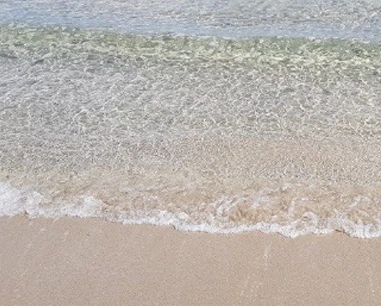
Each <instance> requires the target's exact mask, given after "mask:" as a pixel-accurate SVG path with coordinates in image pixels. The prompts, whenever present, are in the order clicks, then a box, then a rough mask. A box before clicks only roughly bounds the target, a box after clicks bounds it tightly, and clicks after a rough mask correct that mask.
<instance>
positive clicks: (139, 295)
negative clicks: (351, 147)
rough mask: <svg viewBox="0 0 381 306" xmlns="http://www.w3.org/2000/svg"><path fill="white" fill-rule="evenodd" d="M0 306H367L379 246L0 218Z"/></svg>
mask: <svg viewBox="0 0 381 306" xmlns="http://www.w3.org/2000/svg"><path fill="white" fill-rule="evenodd" d="M0 243H1V246H2V248H1V251H0V266H1V269H2V273H1V274H0V303H1V304H2V305H16V304H22V305H42V306H43V305H51V304H55V305H105V304H108V305H195V304H196V305H280V304H282V305H287V306H290V305H301V304H302V303H303V304H306V305H333V304H335V305H359V304H360V305H375V304H377V302H380V301H381V273H380V272H381V263H380V262H379V250H380V248H381V239H377V238H376V239H357V238H353V237H349V236H347V235H345V234H341V233H335V234H332V235H325V236H316V235H309V236H302V237H297V238H294V239H291V238H285V237H283V236H280V235H277V234H262V233H242V234H234V235H225V234H207V233H197V232H196V233H195V232H193V233H191V232H180V231H177V230H175V229H173V228H171V227H164V226H152V225H122V224H118V223H112V222H107V221H103V220H99V219H79V218H60V219H56V220H53V219H43V218H36V219H28V218H26V217H23V216H18V217H13V218H9V217H1V218H0Z"/></svg>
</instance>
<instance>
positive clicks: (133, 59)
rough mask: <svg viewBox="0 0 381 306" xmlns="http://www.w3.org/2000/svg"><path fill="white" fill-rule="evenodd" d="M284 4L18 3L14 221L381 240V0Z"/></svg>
mask: <svg viewBox="0 0 381 306" xmlns="http://www.w3.org/2000/svg"><path fill="white" fill-rule="evenodd" d="M275 2H276V1H264V0H262V1H259V0H258V1H250V3H247V1H245V2H244V1H225V2H223V1H215V2H213V1H201V0H200V1H193V2H192V4H190V2H189V1H177V2H176V5H174V4H173V3H172V1H166V0H162V1H157V0H156V1H153V0H152V1H148V0H147V1H107V3H105V2H103V1H100V0H98V1H91V2H90V1H86V0H81V1H75V2H74V1H53V2H51V1H37V0H32V1H28V2H25V1H2V2H1V3H0V68H1V74H0V215H3V216H14V215H18V214H25V215H28V216H30V217H40V216H43V217H53V218H56V217H60V216H75V217H84V218H86V217H97V218H103V219H106V220H110V221H117V222H122V223H125V224H142V223H145V224H157V225H172V226H174V227H175V228H177V229H179V230H187V231H206V232H213V233H237V232H242V231H262V232H266V233H273V232H276V233H281V234H282V235H285V236H289V237H296V236H298V235H304V234H325V233H331V232H333V231H341V232H345V233H347V234H349V235H351V236H355V237H362V238H370V237H380V236H381V153H380V152H381V120H380V118H381V104H380V103H381V102H380V101H381V45H380V42H381V11H380V8H379V6H377V1H363V2H364V3H363V4H361V5H360V4H358V3H356V2H355V1H351V0H348V1H344V2H343V4H342V5H341V6H338V5H337V4H335V1H324V2H323V1H312V2H313V3H314V5H312V2H311V3H310V4H311V5H307V3H305V2H306V1H303V2H300V3H299V4H298V3H297V2H295V1H293V3H291V1H280V3H275ZM307 2H310V1H307Z"/></svg>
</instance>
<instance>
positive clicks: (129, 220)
mask: <svg viewBox="0 0 381 306" xmlns="http://www.w3.org/2000/svg"><path fill="white" fill-rule="evenodd" d="M229 203H230V202H229ZM229 203H228V204H229ZM103 207H104V203H103V202H102V201H101V200H100V199H97V198H95V197H94V196H91V195H84V194H81V195H78V196H75V197H72V198H71V199H70V200H68V199H65V200H61V201H59V202H55V203H52V200H51V199H49V198H48V197H44V196H43V195H41V194H40V193H38V192H36V191H34V190H31V189H28V188H20V189H19V188H15V187H13V186H12V185H10V184H8V183H2V182H0V216H10V217H12V216H16V215H20V214H24V215H27V216H29V217H31V218H35V217H46V218H58V217H64V216H69V217H80V218H103V219H106V220H108V221H112V222H120V223H123V224H151V225H162V226H173V227H174V228H176V229H178V230H180V231H189V232H207V233H215V234H216V233H217V234H237V233H243V232H254V231H258V232H263V233H267V234H272V233H278V234H281V235H283V236H285V237H290V238H295V237H298V236H303V235H309V234H317V235H325V234H330V233H332V232H334V231H340V232H344V233H346V234H348V235H350V236H352V237H358V238H376V237H381V220H380V219H375V220H373V221H374V223H375V224H364V223H363V222H362V221H361V220H359V221H358V222H353V221H351V220H349V218H347V217H346V215H345V214H344V213H342V212H336V217H334V218H328V219H327V220H324V222H321V221H322V220H319V219H318V218H317V216H316V215H314V214H313V213H312V212H307V213H306V214H304V215H303V217H306V218H307V219H308V222H307V221H303V220H292V221H290V222H288V223H287V224H277V223H270V222H259V223H256V224H240V225H236V226H234V225H233V226H232V225H229V224H221V223H218V222H219V221H216V220H214V219H213V218H207V219H206V220H205V223H200V224H194V223H192V219H191V217H190V216H189V215H188V214H186V213H185V212H176V213H174V212H169V211H165V210H148V211H143V210H141V211H134V212H132V213H130V214H127V213H126V212H124V213H122V212H121V213H120V214H115V212H113V213H110V212H107V210H103Z"/></svg>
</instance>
